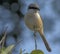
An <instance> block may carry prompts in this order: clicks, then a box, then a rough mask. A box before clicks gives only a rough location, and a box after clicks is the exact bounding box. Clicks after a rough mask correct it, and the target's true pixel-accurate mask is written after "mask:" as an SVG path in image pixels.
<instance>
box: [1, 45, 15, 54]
mask: <svg viewBox="0 0 60 54" xmlns="http://www.w3.org/2000/svg"><path fill="white" fill-rule="evenodd" d="M13 47H14V45H10V46H8V47H7V48H6V49H5V50H4V51H2V52H1V54H8V53H9V52H11V51H12V49H13Z"/></svg>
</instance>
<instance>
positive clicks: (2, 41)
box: [0, 27, 8, 47]
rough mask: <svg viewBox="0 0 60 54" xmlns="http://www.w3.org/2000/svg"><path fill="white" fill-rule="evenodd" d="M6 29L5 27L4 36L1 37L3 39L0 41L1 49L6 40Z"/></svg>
mask: <svg viewBox="0 0 60 54" xmlns="http://www.w3.org/2000/svg"><path fill="white" fill-rule="evenodd" d="M7 28H8V27H6V29H5V31H4V36H3V38H2V39H1V41H0V45H1V44H2V47H3V46H4V43H5V39H6V35H7Z"/></svg>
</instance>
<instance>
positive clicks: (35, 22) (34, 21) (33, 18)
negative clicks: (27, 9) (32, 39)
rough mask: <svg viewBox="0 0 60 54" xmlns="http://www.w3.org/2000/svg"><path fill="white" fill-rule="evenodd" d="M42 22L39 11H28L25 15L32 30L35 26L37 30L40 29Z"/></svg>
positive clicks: (26, 21)
mask: <svg viewBox="0 0 60 54" xmlns="http://www.w3.org/2000/svg"><path fill="white" fill-rule="evenodd" d="M41 22H42V21H41V19H40V15H39V14H38V13H28V14H27V15H25V23H26V25H27V27H28V28H30V29H31V30H34V27H35V28H36V30H37V29H40V27H41Z"/></svg>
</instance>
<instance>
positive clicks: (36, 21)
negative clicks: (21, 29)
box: [24, 3, 51, 52]
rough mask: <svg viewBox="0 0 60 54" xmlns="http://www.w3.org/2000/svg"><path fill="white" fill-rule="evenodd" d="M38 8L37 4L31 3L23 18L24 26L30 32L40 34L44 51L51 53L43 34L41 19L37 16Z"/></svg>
mask: <svg viewBox="0 0 60 54" xmlns="http://www.w3.org/2000/svg"><path fill="white" fill-rule="evenodd" d="M39 11H40V8H39V6H38V4H36V3H31V4H29V6H28V9H27V12H26V14H25V16H24V21H25V24H26V26H27V27H28V28H29V29H30V30H32V31H36V32H38V33H39V34H40V36H41V38H42V40H43V42H44V44H45V47H46V49H47V50H48V51H49V52H51V48H50V46H49V44H48V42H47V40H46V38H45V35H44V32H43V21H42V18H41V15H40V14H39Z"/></svg>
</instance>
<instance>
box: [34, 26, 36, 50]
mask: <svg viewBox="0 0 60 54" xmlns="http://www.w3.org/2000/svg"><path fill="white" fill-rule="evenodd" d="M35 29H36V28H35V26H34V41H35V50H37V42H36V30H35Z"/></svg>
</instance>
